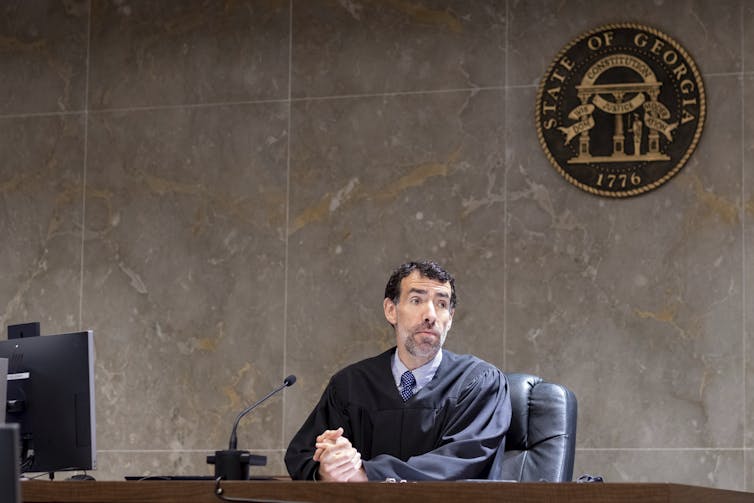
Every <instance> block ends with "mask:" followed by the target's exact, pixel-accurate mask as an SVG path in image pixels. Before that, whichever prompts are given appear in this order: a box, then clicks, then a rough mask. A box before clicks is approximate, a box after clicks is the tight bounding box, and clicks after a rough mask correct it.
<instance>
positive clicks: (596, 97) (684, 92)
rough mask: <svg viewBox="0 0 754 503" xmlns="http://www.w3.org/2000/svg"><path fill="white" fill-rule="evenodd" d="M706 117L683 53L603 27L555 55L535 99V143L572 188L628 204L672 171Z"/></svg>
mask: <svg viewBox="0 0 754 503" xmlns="http://www.w3.org/2000/svg"><path fill="white" fill-rule="evenodd" d="M705 113H706V101H705V94H704V83H703V82H702V78H701V75H700V74H699V70H698V69H697V67H696V64H695V63H694V61H693V60H692V59H691V57H690V56H689V55H688V53H687V52H686V51H685V50H684V49H683V47H681V46H680V45H679V44H678V43H677V42H676V41H674V40H673V39H671V38H670V37H668V36H667V35H665V34H664V33H661V32H660V31H658V30H656V29H654V28H651V27H648V26H642V25H637V24H629V23H624V24H611V25H605V26H602V27H599V28H597V29H594V30H591V31H589V32H586V33H584V34H582V35H581V36H579V37H578V38H577V39H575V40H574V41H572V42H571V43H570V44H568V45H567V46H566V47H565V48H564V49H563V50H562V51H561V52H560V53H559V54H558V55H557V56H556V57H555V60H554V61H553V62H552V64H551V65H550V68H549V69H548V70H547V73H546V74H545V76H544V77H543V78H542V82H541V84H540V86H539V92H538V93H537V105H536V121H537V135H538V137H539V142H540V144H541V145H542V148H543V149H544V151H545V155H546V156H547V158H548V159H549V161H550V163H551V164H552V166H553V167H554V168H555V169H556V170H557V171H558V173H560V174H561V175H562V176H563V177H564V178H565V179H566V180H568V181H569V182H570V183H572V184H573V185H575V186H577V187H579V188H581V189H583V190H585V191H587V192H590V193H592V194H596V195H599V196H607V197H629V196H636V195H639V194H642V193H645V192H648V191H650V190H653V189H656V188H657V187H659V186H660V185H662V184H663V183H665V182H667V181H668V180H669V179H670V178H672V177H673V176H674V175H675V174H676V173H678V171H680V169H681V168H682V167H683V166H684V164H685V163H686V161H688V159H689V157H690V156H691V154H692V153H693V151H694V149H695V148H696V145H697V144H698V143H699V138H700V137H701V134H702V129H703V127H704V119H705Z"/></svg>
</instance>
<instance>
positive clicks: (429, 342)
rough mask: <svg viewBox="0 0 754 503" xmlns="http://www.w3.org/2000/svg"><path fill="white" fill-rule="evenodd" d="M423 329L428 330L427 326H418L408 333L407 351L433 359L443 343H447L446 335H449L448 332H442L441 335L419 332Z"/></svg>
mask: <svg viewBox="0 0 754 503" xmlns="http://www.w3.org/2000/svg"><path fill="white" fill-rule="evenodd" d="M421 330H426V327H424V326H420V327H417V328H416V329H414V330H412V331H411V332H410V333H409V334H408V336H407V337H406V340H405V341H406V342H405V347H406V351H407V352H408V353H409V354H410V355H411V356H414V357H416V358H422V359H431V358H433V357H434V356H435V355H436V354H437V352H438V351H439V350H440V348H441V347H442V345H443V344H445V337H446V336H447V335H448V332H447V331H444V332H440V334H439V337H432V336H429V335H426V334H422V333H417V332H419V331H421Z"/></svg>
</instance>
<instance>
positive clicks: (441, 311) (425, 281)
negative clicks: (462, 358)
mask: <svg viewBox="0 0 754 503" xmlns="http://www.w3.org/2000/svg"><path fill="white" fill-rule="evenodd" d="M400 292H401V295H400V298H399V299H398V303H397V304H395V303H393V301H392V300H390V299H385V301H384V305H383V307H384V310H385V318H387V320H388V321H389V322H390V323H391V324H392V325H393V326H394V327H395V337H396V344H397V346H398V356H399V357H400V358H401V361H402V362H403V363H404V364H405V365H406V366H407V367H409V368H410V369H414V368H416V367H419V366H421V365H424V364H425V363H427V362H428V361H430V360H431V359H432V358H434V357H435V355H436V354H437V351H439V350H440V348H441V347H442V345H443V343H444V342H445V337H446V336H447V335H448V330H450V325H451V324H452V322H453V312H454V310H453V309H451V307H450V294H451V289H450V283H449V282H446V283H441V282H440V281H437V280H433V279H429V278H425V277H424V276H422V275H421V274H420V273H419V271H411V274H409V275H408V276H406V277H405V278H403V279H402V280H401V285H400ZM412 365H413V366H412Z"/></svg>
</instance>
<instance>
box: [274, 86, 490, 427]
mask: <svg viewBox="0 0 754 503" xmlns="http://www.w3.org/2000/svg"><path fill="white" fill-rule="evenodd" d="M502 117H503V93H502V91H480V92H475V93H468V92H457V93H441V94H428V95H412V96H395V97H382V98H377V97H374V98H358V99H344V100H320V101H310V102H306V103H303V102H302V103H296V104H294V108H293V111H292V120H293V126H292V130H293V136H292V144H291V211H290V215H291V216H290V223H289V229H290V238H289V247H290V251H289V262H288V264H289V265H288V281H289V286H288V292H289V293H288V343H287V347H288V352H287V361H288V367H289V368H290V369H291V371H296V372H297V373H298V375H299V376H300V377H301V381H300V382H301V385H300V386H298V385H297V389H292V390H290V391H291V393H290V394H289V395H288V398H289V400H288V402H286V403H287V404H290V414H288V416H287V418H286V420H287V423H286V424H287V427H286V428H287V429H286V432H287V436H292V435H293V433H294V432H295V431H296V430H298V428H299V426H300V424H301V423H302V422H303V420H304V419H305V417H306V415H307V414H308V413H309V411H310V410H311V408H312V406H313V405H314V403H315V401H316V400H317V399H318V398H319V396H320V394H321V392H322V390H323V389H324V387H325V385H326V383H327V381H328V379H329V377H330V376H331V375H332V374H333V373H334V372H336V371H337V370H339V369H340V368H342V367H344V366H345V365H347V364H349V363H352V362H354V361H357V360H360V359H363V358H365V357H368V356H372V355H375V354H377V353H380V352H382V351H384V350H387V349H388V348H390V347H392V346H393V345H394V343H395V336H394V334H393V331H392V328H391V327H390V326H389V325H388V323H387V321H386V320H385V319H384V314H383V312H382V301H383V293H384V288H385V283H386V282H387V280H388V277H389V275H390V273H391V272H392V270H393V269H394V268H395V267H397V266H398V265H399V264H401V263H403V262H406V261H409V260H413V259H421V258H430V259H435V260H437V261H438V262H440V263H442V264H443V265H444V266H445V267H446V268H447V269H448V270H449V271H451V272H452V273H453V274H454V275H455V276H456V278H457V290H458V297H459V301H458V308H457V311H456V315H455V318H454V323H453V328H452V330H451V332H450V334H449V336H448V340H447V347H448V348H449V349H451V350H454V351H457V352H464V353H467V352H472V353H474V354H477V355H479V356H480V357H482V358H485V359H487V360H489V361H491V362H493V363H495V364H498V365H499V364H500V363H501V359H502V358H501V357H502V328H503V311H504V302H503V294H504V291H503V266H502V264H503V260H504V259H503V255H502V254H503V250H504V246H503V243H504V235H503V229H504V223H503V218H504V216H503V215H504V204H503V193H504V188H503V185H502V184H503V172H502V155H501V153H502V146H503V141H504V138H503V134H502V124H503V121H502Z"/></svg>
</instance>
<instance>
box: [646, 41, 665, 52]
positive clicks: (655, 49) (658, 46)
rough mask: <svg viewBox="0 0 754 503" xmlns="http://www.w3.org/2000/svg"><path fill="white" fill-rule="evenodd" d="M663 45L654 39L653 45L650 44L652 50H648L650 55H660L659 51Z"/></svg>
mask: <svg viewBox="0 0 754 503" xmlns="http://www.w3.org/2000/svg"><path fill="white" fill-rule="evenodd" d="M664 45H665V44H663V43H662V41H660V40H657V39H655V43H654V44H652V48H651V49H650V50H649V52H651V53H652V54H657V55H658V56H659V55H660V49H662V46H664Z"/></svg>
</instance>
